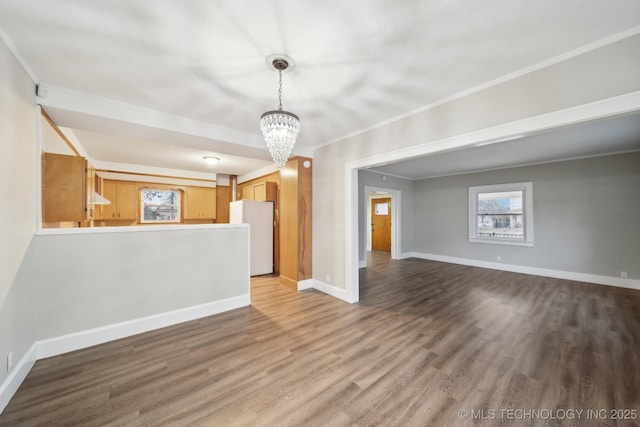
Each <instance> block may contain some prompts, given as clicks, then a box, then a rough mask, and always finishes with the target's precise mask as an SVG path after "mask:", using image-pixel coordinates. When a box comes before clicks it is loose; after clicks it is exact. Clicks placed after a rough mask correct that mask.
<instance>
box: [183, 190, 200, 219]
mask: <svg viewBox="0 0 640 427" xmlns="http://www.w3.org/2000/svg"><path fill="white" fill-rule="evenodd" d="M185 195H186V197H185V200H184V219H198V218H199V217H200V210H201V208H200V205H201V202H200V192H199V191H198V187H187V191H185Z"/></svg>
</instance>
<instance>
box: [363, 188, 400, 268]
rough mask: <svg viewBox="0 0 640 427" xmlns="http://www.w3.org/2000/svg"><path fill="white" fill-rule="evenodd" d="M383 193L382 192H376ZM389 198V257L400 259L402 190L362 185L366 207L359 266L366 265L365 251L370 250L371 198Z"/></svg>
mask: <svg viewBox="0 0 640 427" xmlns="http://www.w3.org/2000/svg"><path fill="white" fill-rule="evenodd" d="M376 193H384V194H376ZM387 197H390V198H391V211H390V212H391V259H400V248H402V235H401V234H400V231H401V230H402V224H401V223H402V216H401V215H400V213H401V211H402V206H401V201H402V191H400V190H393V189H391V188H383V187H373V186H370V185H365V186H364V205H365V209H366V215H365V224H364V230H365V236H364V239H365V240H364V251H365V253H363V254H360V257H359V258H360V262H359V267H360V268H364V267H366V266H367V254H366V252H367V251H369V250H371V200H372V199H379V198H387Z"/></svg>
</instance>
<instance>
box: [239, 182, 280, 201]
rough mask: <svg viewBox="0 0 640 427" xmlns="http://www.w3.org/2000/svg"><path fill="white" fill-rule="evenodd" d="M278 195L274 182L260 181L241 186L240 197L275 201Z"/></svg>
mask: <svg viewBox="0 0 640 427" xmlns="http://www.w3.org/2000/svg"><path fill="white" fill-rule="evenodd" d="M277 197H278V185H277V184H276V183H275V182H269V181H266V182H262V183H260V184H256V185H247V186H245V187H243V188H242V199H243V200H253V201H254V202H275V201H276V199H277Z"/></svg>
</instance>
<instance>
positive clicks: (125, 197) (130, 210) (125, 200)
mask: <svg viewBox="0 0 640 427" xmlns="http://www.w3.org/2000/svg"><path fill="white" fill-rule="evenodd" d="M117 187H118V189H117V205H118V212H117V214H116V219H127V220H136V219H138V186H137V185H136V184H135V183H128V182H119V183H118V184H117Z"/></svg>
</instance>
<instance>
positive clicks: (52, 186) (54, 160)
mask: <svg viewBox="0 0 640 427" xmlns="http://www.w3.org/2000/svg"><path fill="white" fill-rule="evenodd" d="M85 163H86V162H85V159H84V158H83V157H79V156H67V155H63V154H52V153H44V155H43V159H42V169H43V174H42V220H43V222H66V221H83V220H84V216H85V208H86V206H87V205H86V191H87V189H86V184H85Z"/></svg>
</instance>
